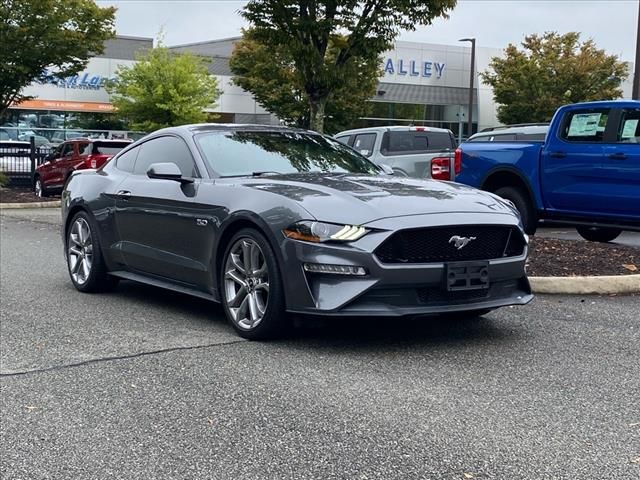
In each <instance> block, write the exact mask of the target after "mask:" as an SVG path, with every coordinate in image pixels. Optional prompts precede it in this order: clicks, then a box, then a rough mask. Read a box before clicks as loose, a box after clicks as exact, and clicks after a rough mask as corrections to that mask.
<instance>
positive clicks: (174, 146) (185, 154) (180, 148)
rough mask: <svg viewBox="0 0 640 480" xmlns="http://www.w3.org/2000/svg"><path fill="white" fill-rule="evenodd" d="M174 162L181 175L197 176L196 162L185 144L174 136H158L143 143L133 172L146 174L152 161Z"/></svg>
mask: <svg viewBox="0 0 640 480" xmlns="http://www.w3.org/2000/svg"><path fill="white" fill-rule="evenodd" d="M162 162H169V163H175V164H176V165H177V166H178V168H179V169H180V172H182V176H183V177H199V176H200V175H198V171H197V169H196V164H195V162H194V160H193V157H192V156H191V152H189V149H188V148H187V145H186V144H185V143H184V141H182V140H181V139H179V138H176V137H158V138H153V139H151V140H149V141H148V142H145V143H143V144H142V145H141V146H140V153H139V154H138V159H137V160H136V165H135V167H134V169H133V173H134V174H136V175H146V174H147V170H148V169H149V167H150V166H151V165H152V164H154V163H162Z"/></svg>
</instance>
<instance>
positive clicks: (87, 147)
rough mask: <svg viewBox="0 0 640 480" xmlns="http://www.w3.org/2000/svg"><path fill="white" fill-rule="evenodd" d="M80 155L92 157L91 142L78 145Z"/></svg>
mask: <svg viewBox="0 0 640 480" xmlns="http://www.w3.org/2000/svg"><path fill="white" fill-rule="evenodd" d="M78 153H79V154H80V155H91V143H89V142H82V143H78Z"/></svg>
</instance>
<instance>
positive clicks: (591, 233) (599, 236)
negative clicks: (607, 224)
mask: <svg viewBox="0 0 640 480" xmlns="http://www.w3.org/2000/svg"><path fill="white" fill-rule="evenodd" d="M576 230H577V231H578V233H579V234H580V236H581V237H582V238H584V239H585V240H589V241H590V242H611V241H612V240H615V239H616V238H618V236H619V235H620V234H621V233H622V230H620V229H619V228H601V227H576Z"/></svg>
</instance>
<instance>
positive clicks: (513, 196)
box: [493, 187, 538, 235]
mask: <svg viewBox="0 0 640 480" xmlns="http://www.w3.org/2000/svg"><path fill="white" fill-rule="evenodd" d="M493 193H495V194H496V195H498V196H499V197H502V198H506V199H507V200H510V201H512V202H513V204H514V205H515V206H516V208H517V209H518V212H520V218H521V219H522V225H523V227H524V232H525V233H526V234H527V235H533V234H534V233H536V228H537V226H538V219H537V218H536V212H535V210H534V208H533V207H532V205H531V202H530V201H529V200H528V199H529V195H527V194H526V193H525V192H523V191H522V189H520V188H518V187H502V188H498V189H497V190H496V191H495V192H493Z"/></svg>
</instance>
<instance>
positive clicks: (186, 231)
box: [62, 125, 532, 339]
mask: <svg viewBox="0 0 640 480" xmlns="http://www.w3.org/2000/svg"><path fill="white" fill-rule="evenodd" d="M62 215H63V225H64V229H63V234H64V245H65V254H66V258H67V264H68V270H69V274H70V276H71V280H72V282H73V284H74V285H75V287H76V288H77V289H78V290H80V291H85V292H89V291H97V290H102V289H105V288H108V287H111V286H113V285H114V284H115V283H116V282H117V281H118V279H129V280H135V281H139V282H144V283H147V284H151V285H156V286H159V287H164V288H168V289H171V290H176V291H179V292H185V293H189V294H192V295H195V296H198V297H203V298H206V299H210V300H213V301H219V302H222V305H223V307H224V311H225V313H226V315H227V317H228V319H229V320H230V322H231V324H232V325H233V327H234V328H235V329H236V331H237V332H238V333H239V334H240V335H241V336H243V337H246V338H253V339H256V338H265V337H269V336H272V335H275V334H276V333H277V332H278V331H280V330H281V329H282V328H283V327H284V326H285V325H286V321H287V316H286V315H285V312H297V313H307V314H322V315H334V316H349V315H367V316H373V315H385V316H386V315H390V316H401V315H424V314H435V313H443V312H450V313H452V312H473V313H474V314H483V313H485V312H487V311H489V310H491V309H495V308H497V307H501V306H504V305H523V304H526V303H528V302H529V301H530V300H531V299H532V295H531V290H530V287H529V283H528V281H527V277H526V275H525V270H524V265H525V259H526V257H527V237H526V235H525V234H524V232H523V230H522V226H521V224H520V218H519V216H518V213H517V211H516V210H515V208H514V206H513V205H512V204H511V203H509V202H507V201H505V200H502V199H501V198H499V197H497V196H496V195H493V194H491V193H487V192H481V191H479V190H475V189H473V188H469V187H466V186H463V185H458V184H455V183H450V182H438V181H424V180H418V179H411V178H401V177H395V176H389V175H385V174H383V173H382V172H381V170H380V168H379V167H377V166H376V165H374V164H373V163H371V162H370V161H369V160H367V159H366V158H365V157H363V156H362V155H360V154H358V153H356V152H355V151H353V150H352V149H351V148H349V147H346V146H344V145H343V144H341V143H340V142H338V141H336V140H334V139H332V138H329V137H325V136H322V135H320V134H317V133H313V132H308V131H304V130H293V129H287V128H279V127H260V126H253V127H250V126H230V125H195V126H183V127H177V128H171V129H165V130H160V131H157V132H155V133H153V134H151V135H149V136H147V137H145V138H144V139H142V140H140V141H138V142H136V143H135V144H133V145H131V146H129V147H128V148H126V149H125V150H123V151H122V152H120V153H119V154H118V155H116V156H115V157H114V158H113V159H112V160H111V161H109V162H108V163H107V164H106V165H105V166H104V167H103V168H101V169H99V170H97V171H95V170H84V171H78V172H75V173H74V174H73V175H72V177H71V179H70V180H69V182H68V183H67V186H66V188H65V191H64V192H63V195H62Z"/></svg>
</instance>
